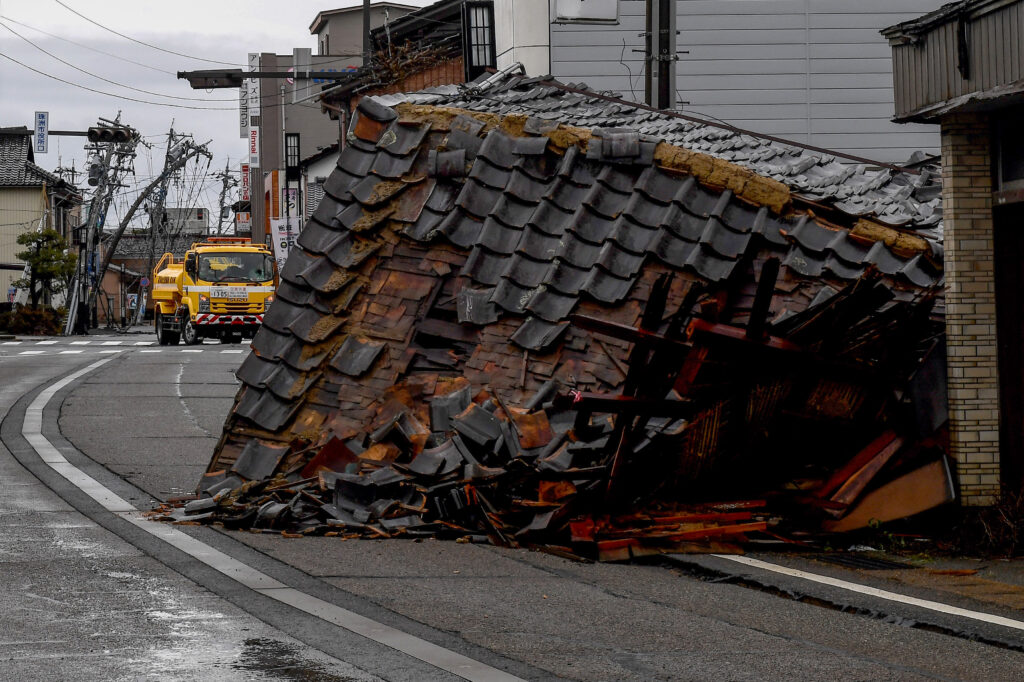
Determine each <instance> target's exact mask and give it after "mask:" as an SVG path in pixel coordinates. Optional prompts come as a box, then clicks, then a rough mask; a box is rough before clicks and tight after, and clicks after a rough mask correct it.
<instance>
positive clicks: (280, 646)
mask: <svg viewBox="0 0 1024 682" xmlns="http://www.w3.org/2000/svg"><path fill="white" fill-rule="evenodd" d="M104 574H105V575H106V576H107V577H108V578H111V579H113V580H115V581H116V582H117V583H119V584H121V585H122V586H123V587H124V588H126V589H125V596H129V599H132V597H131V596H130V595H134V599H135V600H138V601H140V602H143V604H140V606H143V609H142V612H143V616H144V618H145V621H146V622H147V627H145V628H144V630H146V631H147V635H146V636H145V639H149V640H150V641H149V642H146V643H144V644H142V646H141V647H140V648H139V649H136V650H135V651H134V652H133V653H132V654H130V659H131V660H130V663H129V667H130V668H131V669H132V670H134V671H136V674H137V675H138V677H140V678H143V679H156V680H167V679H201V678H210V679H216V680H218V682H235V681H237V682H244V681H247V680H268V681H270V680H282V681H284V680H300V681H303V682H305V681H308V682H367V681H369V680H372V679H375V678H374V677H373V676H371V675H366V674H365V673H362V671H359V670H358V669H355V668H350V667H349V666H348V664H344V663H340V664H339V663H338V662H336V661H335V660H334V659H332V658H330V657H328V656H326V655H324V654H322V653H320V652H319V651H316V650H312V649H309V648H307V647H305V646H304V645H302V644H301V643H299V642H295V641H287V640H282V639H278V638H276V637H274V636H273V635H274V634H276V631H275V630H274V629H272V628H271V627H270V626H268V625H265V624H264V623H262V622H260V621H258V620H255V619H253V618H251V617H249V616H248V615H247V614H244V613H232V612H233V611H234V609H233V608H232V607H230V606H228V607H226V608H225V609H223V610H222V609H221V608H219V606H220V604H219V600H217V598H216V597H214V596H213V595H212V594H210V593H208V592H203V593H201V594H188V593H184V594H183V593H182V592H181V590H180V589H178V588H177V587H175V586H172V585H170V584H168V583H166V582H165V581H164V580H162V579H160V578H154V577H148V576H144V575H139V574H136V573H131V572H126V571H106V572H105V573H104ZM338 668H341V669H342V670H338ZM343 673H347V674H343Z"/></svg>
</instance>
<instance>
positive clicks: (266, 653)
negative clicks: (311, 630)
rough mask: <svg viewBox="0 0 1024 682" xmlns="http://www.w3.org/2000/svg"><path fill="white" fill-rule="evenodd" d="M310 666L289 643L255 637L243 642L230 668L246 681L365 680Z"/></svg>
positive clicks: (297, 648)
mask: <svg viewBox="0 0 1024 682" xmlns="http://www.w3.org/2000/svg"><path fill="white" fill-rule="evenodd" d="M310 663H311V661H308V660H303V656H302V651H301V650H300V649H299V647H297V646H295V645H293V644H288V643H286V642H282V641H279V640H275V639H263V638H256V639H247V640H245V649H244V650H243V651H242V654H241V655H240V656H239V657H238V662H237V663H235V664H233V665H232V666H231V667H233V668H235V669H236V670H239V671H242V672H245V673H246V674H247V677H248V679H272V680H296V681H298V682H354V681H355V680H363V679H366V678H363V677H359V678H356V677H348V676H342V675H336V674H334V673H331V672H329V671H328V670H327V669H326V668H325V666H323V665H321V664H313V665H310ZM253 675H259V676H258V677H254V676H253ZM263 676H266V677H263Z"/></svg>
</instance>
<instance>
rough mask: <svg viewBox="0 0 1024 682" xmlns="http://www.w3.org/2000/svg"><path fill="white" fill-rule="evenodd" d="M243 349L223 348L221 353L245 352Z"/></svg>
mask: <svg viewBox="0 0 1024 682" xmlns="http://www.w3.org/2000/svg"><path fill="white" fill-rule="evenodd" d="M244 352H245V351H242V350H222V351H221V353H244Z"/></svg>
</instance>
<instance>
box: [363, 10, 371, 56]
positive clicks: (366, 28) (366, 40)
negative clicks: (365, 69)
mask: <svg viewBox="0 0 1024 682" xmlns="http://www.w3.org/2000/svg"><path fill="white" fill-rule="evenodd" d="M372 55H373V46H372V44H371V43H370V0H363V66H369V65H370V57H371V56H372Z"/></svg>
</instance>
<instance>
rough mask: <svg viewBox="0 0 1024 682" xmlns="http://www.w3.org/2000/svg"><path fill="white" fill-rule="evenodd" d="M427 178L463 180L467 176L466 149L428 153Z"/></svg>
mask: <svg viewBox="0 0 1024 682" xmlns="http://www.w3.org/2000/svg"><path fill="white" fill-rule="evenodd" d="M427 176H428V177H431V178H462V177H465V176H466V150H465V149H449V150H440V149H431V150H430V151H429V152H428V153H427Z"/></svg>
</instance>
